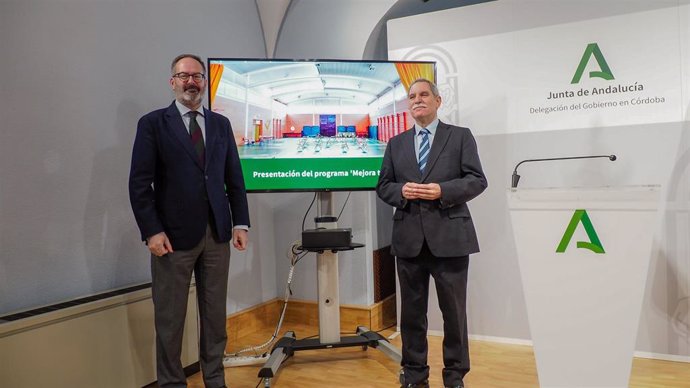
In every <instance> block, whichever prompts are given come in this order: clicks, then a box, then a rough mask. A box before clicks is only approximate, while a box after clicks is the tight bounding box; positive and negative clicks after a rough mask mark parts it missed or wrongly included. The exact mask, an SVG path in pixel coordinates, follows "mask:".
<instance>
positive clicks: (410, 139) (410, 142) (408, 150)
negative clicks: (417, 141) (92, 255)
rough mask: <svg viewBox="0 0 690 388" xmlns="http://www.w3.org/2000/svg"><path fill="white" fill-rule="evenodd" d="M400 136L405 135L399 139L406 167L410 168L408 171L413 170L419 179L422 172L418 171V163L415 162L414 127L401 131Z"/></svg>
mask: <svg viewBox="0 0 690 388" xmlns="http://www.w3.org/2000/svg"><path fill="white" fill-rule="evenodd" d="M401 136H405V137H403V139H401V140H402V147H403V155H404V158H405V160H406V163H407V164H408V165H409V166H408V168H409V169H410V171H414V172H415V176H416V178H417V179H420V178H421V177H422V173H421V172H420V171H419V163H418V162H417V154H416V152H415V145H414V136H415V131H414V127H412V128H410V129H408V130H407V131H405V132H403V134H402V135H401Z"/></svg>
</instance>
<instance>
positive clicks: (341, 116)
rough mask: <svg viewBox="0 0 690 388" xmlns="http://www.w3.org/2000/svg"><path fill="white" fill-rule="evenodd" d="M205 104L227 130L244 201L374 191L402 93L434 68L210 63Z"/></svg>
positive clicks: (403, 108) (431, 75)
mask: <svg viewBox="0 0 690 388" xmlns="http://www.w3.org/2000/svg"><path fill="white" fill-rule="evenodd" d="M208 69H209V70H208V72H209V86H208V93H209V95H208V101H209V107H210V109H211V110H212V111H214V112H217V113H220V114H222V115H225V116H226V117H228V118H229V119H230V122H231V123H232V127H233V132H234V137H235V141H236V142H237V146H238V150H239V155H240V161H241V164H242V173H243V175H244V181H245V184H246V187H247V191H248V192H271V191H337V190H341V191H342V190H347V191H350V190H373V189H374V188H375V187H376V183H377V181H378V176H379V172H380V169H381V163H382V160H383V153H384V151H385V148H386V143H387V142H388V140H389V139H390V138H391V137H392V136H395V135H396V134H398V133H400V132H402V131H404V130H406V129H407V128H408V127H410V126H412V121H411V119H410V118H409V112H408V111H407V101H406V100H407V90H408V88H409V84H410V83H411V82H412V81H414V80H415V79H417V78H421V77H423V78H427V79H431V80H434V81H435V80H436V65H435V62H409V61H398V62H384V61H344V60H265V59H230V58H209V59H208Z"/></svg>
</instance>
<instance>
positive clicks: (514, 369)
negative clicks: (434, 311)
mask: <svg viewBox="0 0 690 388" xmlns="http://www.w3.org/2000/svg"><path fill="white" fill-rule="evenodd" d="M343 329H344V328H343ZM288 330H293V331H294V332H295V333H296V335H297V338H304V337H307V336H312V335H316V334H318V328H317V327H310V326H305V325H294V324H293V325H287V324H286V325H284V326H283V329H281V335H282V334H283V333H285V331H288ZM271 333H272V330H269V331H267V332H265V333H258V334H253V335H250V336H246V337H242V338H240V339H239V340H238V341H237V343H234V344H228V351H229V352H232V351H236V350H238V349H240V348H243V347H244V346H247V345H255V344H258V343H263V342H265V341H266V340H267V339H268V338H269V337H270V334H271ZM381 334H383V335H384V336H389V335H391V334H393V331H391V330H387V331H384V332H382V333H381ZM343 335H346V334H345V333H344V334H343ZM441 340H442V338H441V337H433V336H431V337H429V366H430V367H431V377H430V384H431V387H432V388H440V387H443V381H442V379H441V369H442V368H443V360H442V358H441ZM391 342H392V343H393V344H394V345H395V346H397V347H400V337H399V336H398V337H397V338H395V339H393V340H392V341H391ZM470 353H471V356H470V357H471V360H472V371H471V372H470V373H469V374H468V375H467V376H466V377H465V386H466V387H467V388H536V387H538V386H539V384H538V380H537V372H536V366H535V362H534V354H533V353H532V348H531V347H530V346H522V345H506V344H497V343H492V342H482V341H471V343H470ZM259 369H260V366H258V365H256V366H243V367H233V368H228V369H226V370H225V380H226V382H227V385H228V387H229V388H253V387H256V386H257V384H258V383H259V378H258V377H257V373H258V371H259ZM399 369H400V367H399V366H398V365H397V364H396V363H395V362H393V361H392V360H390V359H389V358H387V357H386V356H385V355H384V354H383V353H381V352H380V351H379V350H376V349H369V350H367V351H363V350H361V348H342V349H325V350H314V351H303V352H299V353H296V354H295V356H294V357H292V358H290V359H288V360H287V361H286V362H285V363H284V364H283V366H282V367H281V369H280V371H279V373H278V376H277V377H276V378H275V379H274V380H273V382H272V384H271V387H275V388H317V387H318V388H323V387H329V388H330V387H357V388H397V387H399V386H400V385H399V384H398V371H399ZM188 383H189V388H203V387H204V384H203V381H202V378H201V373H198V374H195V375H193V376H191V377H190V378H189V380H188ZM263 386H264V385H263V382H262V383H261V384H260V385H259V387H261V388H263ZM630 387H631V388H690V364H687V363H679V362H669V361H657V360H648V359H635V360H634V361H633V367H632V377H631V380H630Z"/></svg>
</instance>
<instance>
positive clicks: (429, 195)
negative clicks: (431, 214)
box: [402, 182, 441, 201]
mask: <svg viewBox="0 0 690 388" xmlns="http://www.w3.org/2000/svg"><path fill="white" fill-rule="evenodd" d="M402 196H403V198H406V199H425V200H428V201H433V200H435V199H439V198H441V186H440V185H439V184H438V183H426V184H422V183H412V182H407V183H405V184H404V185H403V188H402Z"/></svg>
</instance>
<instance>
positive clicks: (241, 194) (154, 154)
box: [129, 102, 249, 250]
mask: <svg viewBox="0 0 690 388" xmlns="http://www.w3.org/2000/svg"><path fill="white" fill-rule="evenodd" d="M204 114H205V124H206V155H205V156H206V164H205V166H204V165H202V164H201V163H200V161H199V159H198V157H197V154H196V153H195V151H194V148H193V147H192V142H191V140H190V137H189V132H188V131H187V128H186V127H185V125H184V122H182V116H181V115H180V111H179V110H178V109H177V106H175V103H174V102H173V103H172V104H171V105H170V106H169V107H168V108H165V109H159V110H156V111H153V112H151V113H149V114H147V115H145V116H144V117H142V118H141V119H140V120H139V124H138V126H137V135H136V139H135V141H134V150H133V152H132V167H131V170H130V174H129V197H130V201H131V204H132V209H133V210H134V217H135V218H136V221H137V224H138V225H139V230H140V231H141V238H142V240H146V238H147V237H150V236H152V235H154V234H157V233H159V232H163V231H165V233H166V234H167V235H168V238H169V239H170V242H171V244H172V247H173V249H180V250H187V249H191V248H194V247H195V246H196V245H197V244H198V243H199V241H201V238H202V237H203V236H204V234H205V233H206V226H207V225H208V223H209V216H212V217H213V225H214V226H215V229H216V232H217V237H218V238H219V239H220V241H221V242H225V241H229V240H230V239H231V238H232V227H233V225H247V226H249V210H248V207H247V194H246V191H245V187H244V179H243V178H242V170H241V167H240V159H239V155H238V152H237V146H236V144H235V138H234V137H233V134H232V127H231V126H230V121H229V120H228V119H227V118H226V117H224V116H222V115H219V114H217V113H215V112H211V111H209V110H206V109H204ZM151 184H153V186H152V185H151ZM226 187H227V191H226ZM228 202H229V203H230V206H229V208H228Z"/></svg>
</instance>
